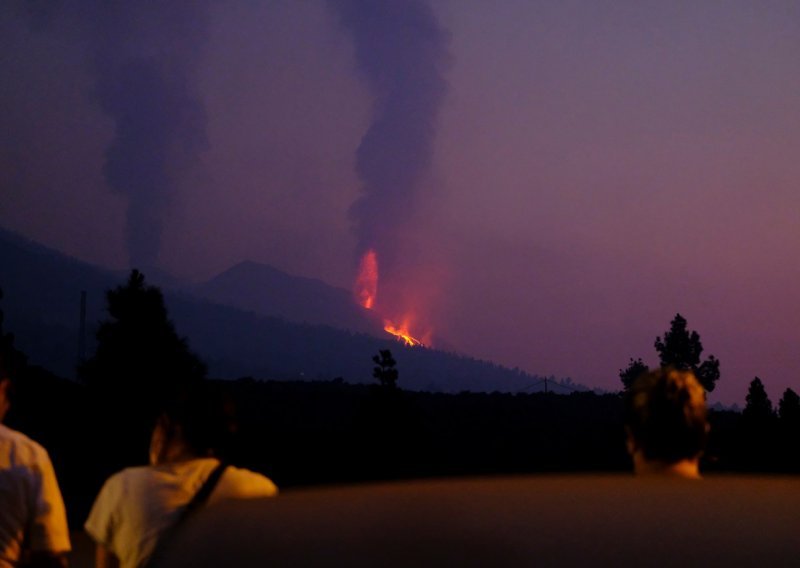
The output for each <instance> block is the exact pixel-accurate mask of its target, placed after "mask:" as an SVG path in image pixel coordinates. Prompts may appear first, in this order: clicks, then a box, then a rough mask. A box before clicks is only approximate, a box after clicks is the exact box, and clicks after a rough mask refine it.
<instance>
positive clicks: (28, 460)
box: [0, 424, 50, 465]
mask: <svg viewBox="0 0 800 568" xmlns="http://www.w3.org/2000/svg"><path fill="white" fill-rule="evenodd" d="M0 439H2V440H4V441H5V442H6V443H7V444H8V445H10V446H11V448H12V449H13V451H10V452H9V456H10V457H11V458H12V459H13V460H14V462H15V465H34V464H36V463H39V462H42V461H49V460H50V456H49V455H48V453H47V450H45V449H44V446H42V445H41V444H39V442H36V441H35V440H32V439H31V438H29V437H28V436H26V435H25V434H23V433H22V432H19V431H17V430H13V429H11V428H9V427H7V426H4V425H3V424H0Z"/></svg>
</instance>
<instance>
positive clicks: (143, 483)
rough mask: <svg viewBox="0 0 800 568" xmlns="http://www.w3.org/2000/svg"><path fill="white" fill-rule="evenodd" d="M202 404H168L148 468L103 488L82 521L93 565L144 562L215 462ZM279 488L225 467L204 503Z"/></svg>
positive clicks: (131, 567) (213, 424)
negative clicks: (92, 543) (92, 551)
mask: <svg viewBox="0 0 800 568" xmlns="http://www.w3.org/2000/svg"><path fill="white" fill-rule="evenodd" d="M206 401H207V397H205V396H203V395H200V396H194V395H190V396H188V397H181V398H179V399H178V400H177V401H176V402H175V403H174V404H172V405H170V406H169V407H168V408H166V409H165V410H164V412H163V413H162V414H161V415H160V417H159V418H158V420H157V422H156V425H155V428H154V429H153V433H152V437H151V441H150V465H149V466H142V467H131V468H127V469H124V470H122V471H121V472H119V473H116V474H114V475H113V476H111V477H110V478H109V479H108V480H107V481H106V483H105V484H104V485H103V488H102V489H101V490H100V493H99V495H98V496H97V499H96V500H95V502H94V505H93V506H92V510H91V512H90V514H89V518H88V519H87V521H86V523H85V525H84V528H85V529H86V532H87V533H88V534H89V536H90V537H91V538H92V539H93V540H94V541H95V543H96V545H97V546H96V555H95V565H96V566H97V567H98V568H106V567H116V566H121V567H122V568H138V567H141V566H144V565H146V564H147V562H148V560H150V557H151V556H152V555H153V553H154V551H156V547H157V546H158V545H159V541H160V539H162V538H164V537H165V535H167V534H168V531H169V530H170V528H171V527H172V526H173V525H174V524H175V523H176V522H177V521H178V520H179V519H180V518H181V515H182V514H183V512H184V509H185V508H186V507H187V505H188V504H189V503H190V502H191V501H192V499H193V497H194V496H195V494H196V493H197V492H198V491H199V490H200V488H201V487H202V486H203V484H204V483H205V481H206V480H207V478H208V477H209V476H210V475H211V473H212V472H213V471H214V470H215V469H216V468H217V466H218V465H219V463H220V462H219V460H218V459H217V458H215V457H214V456H213V453H214V450H215V447H214V446H215V445H216V444H215V442H216V439H217V436H216V434H217V432H216V431H215V429H216V430H219V425H218V421H216V420H214V419H213V416H210V414H209V412H208V404H207V403H206ZM277 492H278V490H277V488H276V487H275V484H274V483H272V481H270V480H269V479H268V478H267V477H265V476H263V475H261V474H258V473H255V472H252V471H248V470H245V469H240V468H236V467H232V466H228V467H227V468H226V469H225V470H224V472H223V474H222V477H221V478H220V479H219V482H218V483H217V484H216V486H215V488H214V490H213V491H212V493H211V494H210V497H209V498H208V503H209V504H213V503H214V502H216V501H219V500H222V499H231V498H258V497H271V496H274V495H276V494H277Z"/></svg>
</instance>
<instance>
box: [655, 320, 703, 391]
mask: <svg viewBox="0 0 800 568" xmlns="http://www.w3.org/2000/svg"><path fill="white" fill-rule="evenodd" d="M655 348H656V351H658V357H659V359H660V363H661V366H662V367H675V368H676V369H680V370H683V371H689V370H691V371H692V372H693V373H694V375H695V376H696V377H697V380H698V381H699V382H700V384H701V385H703V388H704V389H706V391H708V392H711V391H713V390H714V387H715V386H716V382H717V380H718V379H719V359H717V358H716V357H714V356H713V355H710V356H709V357H708V359H706V360H705V361H703V362H701V361H700V355H701V354H702V353H703V344H702V343H701V342H700V335H699V334H698V333H697V332H696V331H689V330H688V329H687V328H686V318H684V317H683V316H681V314H675V317H674V318H673V320H672V323H671V324H670V329H669V331H668V332H666V333H665V334H664V338H663V339H662V338H661V337H660V336H659V337H656V341H655Z"/></svg>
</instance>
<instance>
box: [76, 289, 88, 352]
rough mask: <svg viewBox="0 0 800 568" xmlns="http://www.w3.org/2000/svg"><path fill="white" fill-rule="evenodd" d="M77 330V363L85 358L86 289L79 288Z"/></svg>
mask: <svg viewBox="0 0 800 568" xmlns="http://www.w3.org/2000/svg"><path fill="white" fill-rule="evenodd" d="M80 322H81V323H80V328H79V330H78V365H79V366H80V365H81V364H83V362H84V361H85V360H86V290H81V320H80Z"/></svg>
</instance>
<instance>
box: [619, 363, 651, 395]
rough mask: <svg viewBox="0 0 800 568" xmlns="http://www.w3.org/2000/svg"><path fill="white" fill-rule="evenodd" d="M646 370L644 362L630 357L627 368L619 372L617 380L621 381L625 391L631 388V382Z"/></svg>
mask: <svg viewBox="0 0 800 568" xmlns="http://www.w3.org/2000/svg"><path fill="white" fill-rule="evenodd" d="M648 370H649V368H648V367H647V365H645V364H644V361H642V359H641V358H639V359H634V358H633V357H631V360H630V362H629V363H628V366H627V367H626V368H624V369H620V370H619V378H620V380H621V381H622V384H623V386H624V387H625V390H627V389H629V388H631V386H632V385H633V381H635V380H636V379H638V378H639V377H640V376H641V375H643V374H645V373H646V372H647V371H648Z"/></svg>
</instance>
